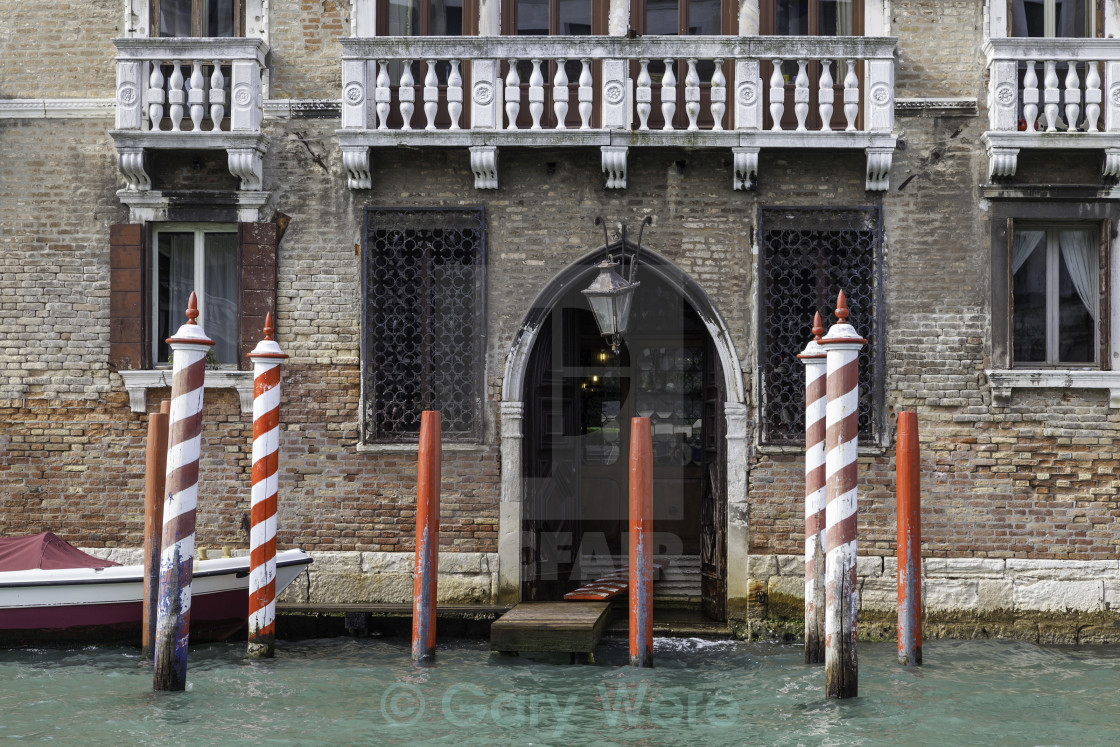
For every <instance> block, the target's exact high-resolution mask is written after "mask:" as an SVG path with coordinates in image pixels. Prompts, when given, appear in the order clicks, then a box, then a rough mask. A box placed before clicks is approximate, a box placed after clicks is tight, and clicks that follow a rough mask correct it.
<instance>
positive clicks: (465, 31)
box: [375, 0, 478, 36]
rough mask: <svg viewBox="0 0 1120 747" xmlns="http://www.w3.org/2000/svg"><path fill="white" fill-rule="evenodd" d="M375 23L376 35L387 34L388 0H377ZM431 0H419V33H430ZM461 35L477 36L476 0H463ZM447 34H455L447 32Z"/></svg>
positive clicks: (427, 34) (424, 34) (425, 34)
mask: <svg viewBox="0 0 1120 747" xmlns="http://www.w3.org/2000/svg"><path fill="white" fill-rule="evenodd" d="M375 13H376V18H375V24H376V29H377V35H378V36H389V0H377V5H376V11H375ZM431 19H432V13H431V0H420V33H418V34H415V36H430V35H431ZM461 34H462V36H478V0H463V27H462V31H461ZM449 36H456V35H455V34H449Z"/></svg>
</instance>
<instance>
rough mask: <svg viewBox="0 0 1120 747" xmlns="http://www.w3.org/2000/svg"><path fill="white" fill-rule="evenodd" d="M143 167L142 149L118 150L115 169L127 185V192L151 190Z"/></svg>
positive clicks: (150, 184)
mask: <svg viewBox="0 0 1120 747" xmlns="http://www.w3.org/2000/svg"><path fill="white" fill-rule="evenodd" d="M144 167H145V157H144V149H143V148H118V149H117V168H118V169H119V170H120V172H121V174H122V175H123V176H124V180H125V181H126V182H127V183H128V186H127V187H126V189H127V190H128V191H129V192H147V191H148V190H150V189H151V188H152V180H151V179H149V178H148V172H147V170H146V169H145V168H144Z"/></svg>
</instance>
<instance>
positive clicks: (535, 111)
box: [529, 58, 544, 130]
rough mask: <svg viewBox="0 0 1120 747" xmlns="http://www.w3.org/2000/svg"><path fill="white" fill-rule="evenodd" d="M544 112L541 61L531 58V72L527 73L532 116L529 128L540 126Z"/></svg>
mask: <svg viewBox="0 0 1120 747" xmlns="http://www.w3.org/2000/svg"><path fill="white" fill-rule="evenodd" d="M542 114H544V76H543V75H541V61H540V59H539V58H534V59H533V72H531V73H530V74H529V115H530V116H531V117H532V118H533V124H532V126H531V127H530V128H529V129H531V130H539V129H540V128H541V115H542Z"/></svg>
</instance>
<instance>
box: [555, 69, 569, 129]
mask: <svg viewBox="0 0 1120 747" xmlns="http://www.w3.org/2000/svg"><path fill="white" fill-rule="evenodd" d="M567 64H568V61H567V60H565V59H563V58H561V59H559V60H557V61H556V75H555V77H553V79H552V111H554V112H555V113H556V129H558V130H566V129H568V123H567V122H566V121H565V120H567V118H568V70H567V68H566V66H567Z"/></svg>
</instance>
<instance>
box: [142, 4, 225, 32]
mask: <svg viewBox="0 0 1120 747" xmlns="http://www.w3.org/2000/svg"><path fill="white" fill-rule="evenodd" d="M160 2H162V0H149V3H148V11H149V16H148V19H149V22H148V29H149V35H150V36H152V37H153V38H155V37H158V36H159V35H160V33H159V31H160V12H159V6H160ZM235 2H236V3H237V9H236V11H235V12H234V14H233V38H238V37H243V36H245V0H235ZM205 3H206V0H191V37H205V34H203V33H202V32H203V28H202V7H203V5H204V4H205Z"/></svg>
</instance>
